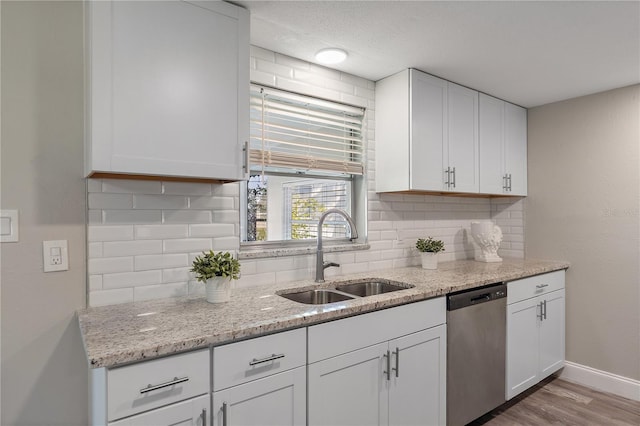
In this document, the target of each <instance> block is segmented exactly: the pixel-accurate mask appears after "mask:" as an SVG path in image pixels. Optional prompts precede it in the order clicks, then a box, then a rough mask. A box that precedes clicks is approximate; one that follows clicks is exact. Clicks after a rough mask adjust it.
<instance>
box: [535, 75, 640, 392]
mask: <svg viewBox="0 0 640 426" xmlns="http://www.w3.org/2000/svg"><path fill="white" fill-rule="evenodd" d="M639 151H640V86H638V85H636V86H631V87H626V88H621V89H617V90H612V91H608V92H604V93H599V94H595V95H591V96H585V97H581V98H576V99H571V100H567V101H564V102H558V103H554V104H550V105H545V106H541V107H538V108H534V109H532V110H530V111H529V152H528V155H529V197H528V198H527V200H526V209H525V210H526V214H527V218H526V232H525V236H526V238H525V240H526V254H527V256H533V257H545V258H556V259H564V260H568V261H570V262H571V267H570V268H569V270H568V271H567V293H566V294H567V298H566V300H567V301H566V306H567V319H566V328H567V329H566V336H567V342H566V344H567V348H566V349H567V350H566V354H567V360H568V361H572V362H575V363H578V364H581V365H586V366H589V367H592V368H595V369H598V370H603V371H606V372H609V373H614V374H617V375H620V376H624V377H627V378H631V379H636V380H638V379H640V271H639V269H638V268H639V267H638V265H639V264H640V262H639V260H640V219H639V217H640V215H639V211H640V154H639Z"/></svg>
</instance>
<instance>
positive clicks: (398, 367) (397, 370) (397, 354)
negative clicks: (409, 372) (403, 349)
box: [393, 348, 400, 377]
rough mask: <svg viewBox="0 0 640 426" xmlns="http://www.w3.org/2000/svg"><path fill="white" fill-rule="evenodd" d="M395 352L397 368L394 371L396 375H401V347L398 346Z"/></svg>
mask: <svg viewBox="0 0 640 426" xmlns="http://www.w3.org/2000/svg"><path fill="white" fill-rule="evenodd" d="M393 353H394V354H396V368H394V369H393V371H395V372H396V377H400V348H396V350H395V351H393Z"/></svg>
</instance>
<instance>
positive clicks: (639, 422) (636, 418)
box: [469, 376, 640, 426]
mask: <svg viewBox="0 0 640 426" xmlns="http://www.w3.org/2000/svg"><path fill="white" fill-rule="evenodd" d="M469 425H470V426H480V425H485V426H541V425H553V426H573V425H575V426H640V402H637V401H632V400H630V399H626V398H622V397H619V396H616V395H612V394H608V393H603V392H599V391H596V390H593V389H590V388H587V387H584V386H580V385H577V384H575V383H570V382H567V381H565V380H561V379H559V378H557V377H554V376H551V377H550V378H548V379H546V380H544V381H542V382H541V383H539V384H538V385H536V386H534V387H532V388H531V389H529V390H528V391H526V392H523V393H522V394H520V395H518V396H517V397H515V398H513V399H512V400H511V401H509V402H507V403H505V404H503V405H501V406H500V407H498V408H496V409H495V410H493V411H491V412H490V413H487V414H485V415H484V416H482V417H480V418H479V419H477V420H475V421H473V422H471V423H469Z"/></svg>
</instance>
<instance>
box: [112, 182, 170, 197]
mask: <svg viewBox="0 0 640 426" xmlns="http://www.w3.org/2000/svg"><path fill="white" fill-rule="evenodd" d="M102 192H111V193H127V194H161V193H162V182H159V181H153V180H129V179H104V180H103V181H102Z"/></svg>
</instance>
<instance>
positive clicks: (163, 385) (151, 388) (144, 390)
mask: <svg viewBox="0 0 640 426" xmlns="http://www.w3.org/2000/svg"><path fill="white" fill-rule="evenodd" d="M188 381H189V378H188V377H182V378H180V379H178V378H177V377H174V378H173V380H170V381H168V382H166V383H160V384H159V385H151V384H150V385H148V386H147V387H146V388H142V389H140V393H147V392H151V391H154V390H158V389H162V388H168V387H169V386H173V385H177V384H178V383H184V382H188Z"/></svg>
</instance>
